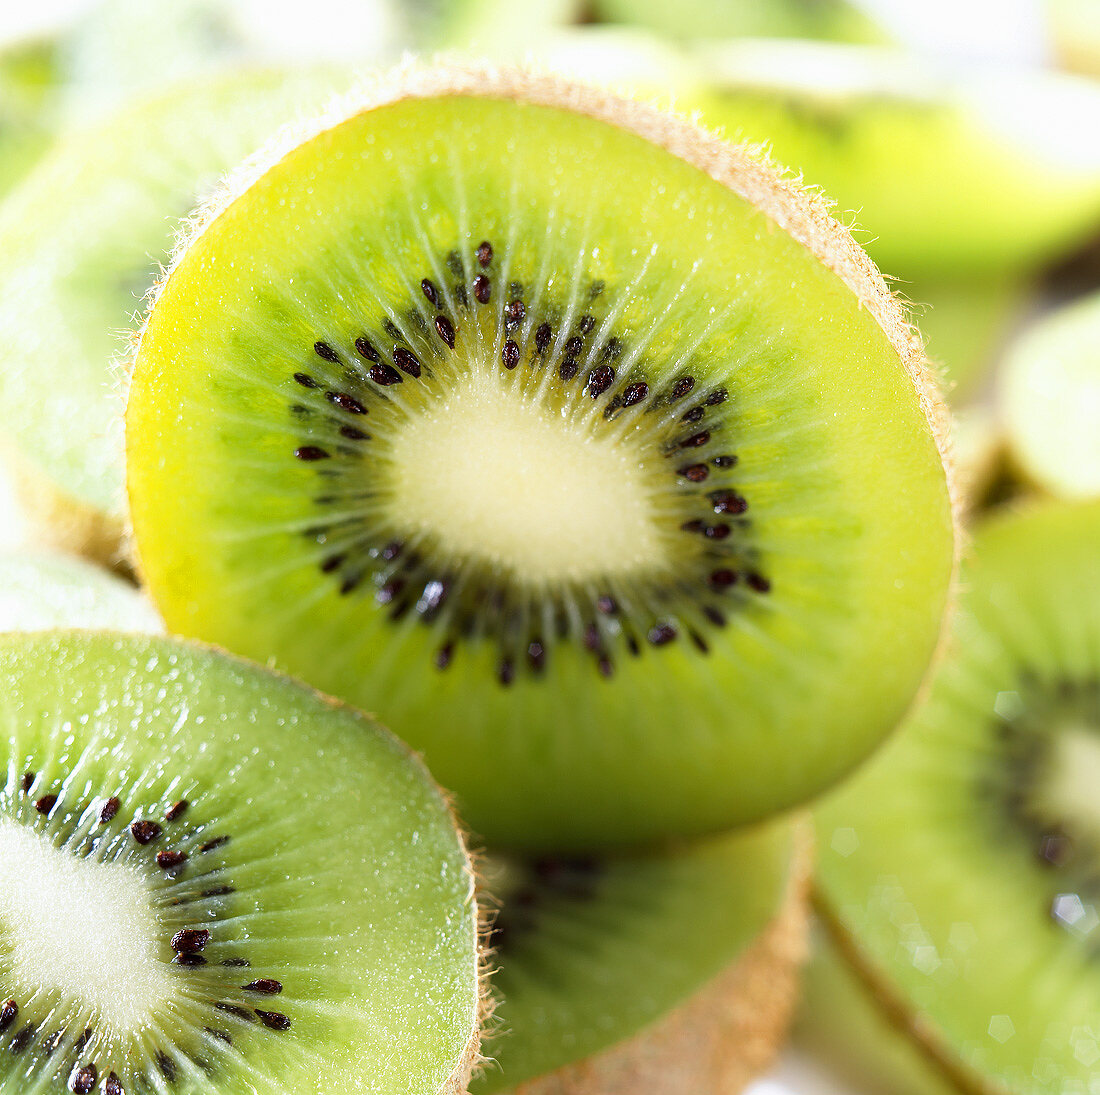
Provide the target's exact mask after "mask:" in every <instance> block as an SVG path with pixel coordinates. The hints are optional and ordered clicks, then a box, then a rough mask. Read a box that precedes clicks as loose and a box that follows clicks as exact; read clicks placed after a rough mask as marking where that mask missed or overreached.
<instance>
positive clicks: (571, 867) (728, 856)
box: [470, 823, 805, 1095]
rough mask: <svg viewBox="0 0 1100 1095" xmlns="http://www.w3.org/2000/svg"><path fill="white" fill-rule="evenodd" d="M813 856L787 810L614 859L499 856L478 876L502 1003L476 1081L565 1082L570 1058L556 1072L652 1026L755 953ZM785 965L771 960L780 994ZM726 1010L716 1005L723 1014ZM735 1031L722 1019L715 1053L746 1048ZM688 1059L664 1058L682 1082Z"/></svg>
mask: <svg viewBox="0 0 1100 1095" xmlns="http://www.w3.org/2000/svg"><path fill="white" fill-rule="evenodd" d="M803 835H805V834H803ZM804 866H805V865H804V864H803V865H801V866H800V864H799V862H798V853H797V851H796V847H795V841H794V839H793V833H792V827H791V825H790V824H788V823H771V824H769V825H768V826H767V827H765V828H762V829H757V830H751V831H748V832H744V831H743V832H740V833H736V834H733V835H729V836H722V837H717V838H711V839H709V840H707V841H704V842H701V843H698V844H695V845H692V846H689V847H686V848H680V849H674V850H669V851H664V852H659V853H656V854H654V853H649V854H646V855H636V856H629V857H617V858H613V859H606V858H599V857H592V856H588V857H581V858H567V857H539V858H536V859H524V858H515V857H498V858H493V857H490V858H489V859H488V860H487V861H486V863H485V864H483V870H482V877H483V880H484V883H485V885H486V888H487V891H488V893H489V895H490V896H489V903H490V904H492V905H496V907H497V908H498V912H497V915H496V921H495V930H494V932H493V933H492V935H491V936H490V943H491V945H492V947H493V967H494V969H495V971H496V972H495V973H494V974H493V980H492V988H493V995H494V997H495V998H496V1006H495V1008H494V1019H493V1024H492V1028H491V1029H490V1031H489V1033H487V1035H486V1040H485V1046H484V1052H485V1054H486V1056H487V1057H488V1058H489V1063H488V1065H487V1067H486V1069H485V1070H484V1071H482V1072H481V1073H480V1074H479V1075H478V1076H477V1077H476V1078H475V1080H474V1083H473V1084H472V1086H471V1089H470V1090H471V1092H472V1093H474V1095H495V1093H497V1092H502V1091H516V1090H519V1091H526V1090H528V1088H527V1087H526V1085H527V1084H528V1082H529V1081H531V1080H534V1079H537V1078H539V1077H545V1078H546V1080H545V1081H544V1082H547V1083H553V1082H556V1083H558V1084H560V1085H562V1086H563V1088H567V1087H568V1081H567V1079H566V1078H565V1073H564V1072H561V1073H560V1074H559V1076H558V1078H557V1080H556V1081H551V1080H550V1077H551V1075H552V1074H554V1073H559V1071H560V1070H564V1069H565V1066H567V1065H571V1064H575V1063H576V1062H582V1061H585V1060H586V1059H589V1058H593V1057H596V1056H598V1055H599V1054H601V1053H603V1052H605V1051H607V1050H609V1049H612V1048H613V1047H616V1046H619V1045H621V1044H622V1043H624V1042H629V1041H630V1040H631V1039H633V1038H636V1037H638V1036H639V1035H641V1036H643V1037H644V1035H645V1033H646V1032H647V1031H648V1030H649V1029H650V1028H653V1027H654V1026H656V1025H658V1024H659V1023H660V1022H661V1020H662V1019H664V1018H665V1017H666V1016H667V1015H668V1014H669V1013H670V1012H672V1011H673V1010H674V1009H676V1008H678V1007H680V1006H682V1005H684V1004H685V1003H687V1002H688V1001H689V1000H690V999H691V998H692V997H693V996H695V995H696V994H698V993H700V992H701V991H702V990H703V989H704V988H705V987H706V986H707V985H708V984H710V983H711V982H713V981H714V980H715V979H717V978H718V977H719V976H720V975H721V974H723V973H724V972H725V971H727V970H728V969H729V968H730V967H731V966H733V965H734V964H735V963H737V962H738V961H739V960H740V959H742V958H743V957H744V956H745V955H746V953H747V952H748V950H749V949H750V947H751V946H752V944H753V943H754V942H755V941H756V940H757V939H758V938H759V937H760V936H761V934H762V933H763V931H764V929H765V927H766V926H767V925H768V924H769V922H771V921H772V920H773V919H774V918H775V917H777V916H778V915H779V914H780V911H781V908H782V906H783V905H784V902H785V901H786V900H787V898H788V896H789V893H790V891H791V890H792V885H791V881H792V879H791V876H792V873H793V872H795V871H800V870H802V869H803V868H804ZM689 925H690V927H689ZM785 972H786V973H788V974H789V973H790V971H784V970H782V969H773V970H772V971H771V978H772V980H771V984H772V988H773V990H774V994H775V995H776V996H782V994H783V987H782V986H783V983H784V973H785ZM720 1013H721V1008H719V1007H717V1006H716V1007H715V1008H714V1021H715V1024H716V1026H719V1027H720V1019H719V1015H720ZM741 1033H742V1035H743V1034H744V1032H741ZM778 1034H779V1032H778V1031H774V1032H772V1038H773V1044H775V1043H776V1042H778ZM735 1037H736V1032H734V1031H730V1030H721V1029H720V1030H718V1031H716V1035H715V1039H714V1043H715V1044H714V1045H713V1048H712V1049H711V1054H713V1055H715V1056H721V1055H722V1054H724V1053H728V1054H729V1055H730V1056H732V1057H735V1058H736V1057H737V1056H738V1052H739V1050H740V1051H744V1050H745V1049H746V1048H747V1045H748V1044H749V1039H748V1038H744V1037H742V1043H743V1044H741V1045H731V1044H730V1043H731V1042H732V1041H733V1040H734V1039H735ZM705 1045H706V1041H705V1039H700V1041H699V1043H698V1045H697V1046H696V1047H694V1048H695V1051H696V1055H697V1056H698V1057H700V1058H705V1059H700V1060H698V1061H696V1062H694V1065H695V1068H697V1070H698V1071H697V1072H696V1073H694V1074H693V1075H695V1076H696V1077H700V1078H705V1079H711V1080H713V1076H714V1074H713V1073H712V1072H708V1069H711V1068H713V1067H714V1063H713V1061H712V1060H711V1059H710V1056H711V1054H707V1053H703V1052H700V1047H701V1046H705ZM685 1049H686V1047H685ZM684 1071H685V1070H684V1068H683V1066H682V1065H681V1066H677V1067H669V1068H668V1069H667V1072H668V1073H669V1074H675V1075H678V1076H679V1078H678V1079H677V1080H676V1081H673V1082H674V1083H679V1084H681V1085H683V1083H684V1080H683V1073H684ZM689 1074H691V1073H689ZM609 1082H610V1081H609V1080H608V1079H607V1077H606V1076H605V1081H604V1083H605V1084H607V1083H609ZM666 1082H668V1081H666V1078H665V1077H664V1076H663V1075H662V1074H661V1072H660V1071H659V1070H657V1069H653V1070H652V1072H651V1075H650V1079H649V1084H650V1090H653V1091H657V1090H660V1091H662V1092H663V1091H665V1090H666V1087H665V1086H662V1085H663V1084H665V1083H666ZM536 1089H537V1085H536ZM704 1089H709V1088H706V1085H704ZM600 1090H601V1091H604V1090H605V1088H604V1087H601V1088H600ZM679 1090H683V1091H685V1093H686V1092H687V1091H688V1090H691V1089H690V1088H688V1087H683V1086H681V1087H680V1088H679Z"/></svg>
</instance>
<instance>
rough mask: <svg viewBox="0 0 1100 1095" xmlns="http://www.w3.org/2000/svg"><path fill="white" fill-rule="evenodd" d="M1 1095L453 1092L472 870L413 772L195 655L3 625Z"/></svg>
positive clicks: (301, 696) (468, 1013) (376, 740)
mask: <svg viewBox="0 0 1100 1095" xmlns="http://www.w3.org/2000/svg"><path fill="white" fill-rule="evenodd" d="M0 676H2V678H3V680H4V682H5V688H4V693H3V696H2V697H0V719H2V720H3V724H4V726H5V728H6V737H7V742H6V745H5V747H4V750H5V756H4V760H3V772H4V775H3V776H2V777H0V779H2V781H3V782H2V784H0V986H2V988H0V1032H2V1037H3V1041H4V1044H5V1051H4V1052H3V1054H0V1088H2V1089H3V1090H4V1091H5V1092H6V1091H9V1090H10V1091H12V1092H15V1091H19V1092H34V1093H36V1095H37V1093H41V1095H53V1093H56V1095H61V1093H62V1092H65V1091H69V1092H84V1093H89V1092H92V1091H93V1090H94V1091H96V1092H99V1091H102V1092H104V1093H106V1095H121V1093H126V1095H142V1093H150V1095H151V1093H154V1092H156V1093H164V1092H173V1093H175V1092H179V1093H180V1095H215V1093H216V1095H231V1093H232V1095H245V1093H248V1095H252V1093H257V1092H269V1093H272V1095H274V1093H276V1092H284V1091H287V1090H293V1091H296V1092H303V1093H305V1092H317V1093H318V1095H320V1093H321V1092H326V1093H330V1092H335V1091H339V1092H374V1093H379V1095H383V1093H384V1095H399V1093H400V1095H406V1093H408V1092H410V1091H416V1092H446V1093H448V1095H450V1093H453V1092H458V1091H461V1090H464V1085H465V1082H466V1077H467V1075H468V1070H469V1067H470V1064H471V1060H472V1057H473V1056H474V1055H475V1053H476V1045H477V1022H478V969H477V925H476V919H477V915H476V905H475V902H474V899H473V894H472V876H471V873H470V870H469V863H468V860H467V857H466V853H465V850H464V848H463V846H462V841H461V838H460V837H459V835H458V833H457V831H456V829H455V827H454V823H453V820H452V818H451V816H450V814H449V811H448V809H447V806H446V803H445V801H444V799H443V797H442V795H441V793H440V792H439V790H438V788H436V786H435V785H434V784H433V783H432V782H431V780H430V778H429V777H428V775H427V773H426V772H425V771H424V769H423V767H422V766H421V765H420V764H419V763H418V762H417V761H416V760H415V759H413V758H412V757H411V756H410V755H409V754H408V753H407V752H406V750H405V749H404V748H403V747H402V746H401V745H400V744H399V743H398V742H397V741H396V740H395V739H394V738H392V737H391V736H390V735H389V734H388V733H386V732H385V731H382V730H380V729H379V728H378V727H377V726H376V725H375V724H374V723H372V722H371V721H370V720H368V719H367V718H365V717H364V716H362V715H359V714H357V713H355V712H353V711H351V710H350V709H346V708H342V707H339V706H336V705H334V704H332V703H331V701H327V700H325V699H324V698H322V697H319V696H317V695H316V694H315V693H313V692H311V691H309V690H307V689H305V688H303V687H302V686H300V685H297V684H294V683H293V682H291V681H288V680H286V679H284V678H281V677H278V676H276V675H274V674H272V673H268V672H265V671H263V670H260V669H257V668H255V667H252V666H250V665H247V664H245V663H243V662H238V661H236V660H235V659H230V658H228V657H226V656H224V655H220V654H217V653H215V652H213V651H207V650H204V649H202V648H199V647H194V646H191V645H188V644H184V643H180V642H172V641H167V640H163V639H156V638H139V637H123V636H119V635H115V634H111V633H108V632H99V633H88V632H60V631H59V632H45V633H42V634H39V635H33V636H32V635H21V636H20V635H6V636H2V637H0Z"/></svg>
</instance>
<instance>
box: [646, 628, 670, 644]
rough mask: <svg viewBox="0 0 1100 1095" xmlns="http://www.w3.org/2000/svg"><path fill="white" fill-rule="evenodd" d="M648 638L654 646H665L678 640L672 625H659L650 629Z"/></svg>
mask: <svg viewBox="0 0 1100 1095" xmlns="http://www.w3.org/2000/svg"><path fill="white" fill-rule="evenodd" d="M646 638H647V639H648V640H649V642H650V644H651V645H653V646H664V645H665V644H666V643H670V642H672V640H673V639H675V638H676V628H674V627H673V626H672V624H657V626H656V627H651V628H650V629H649V633H648V634H647V635H646Z"/></svg>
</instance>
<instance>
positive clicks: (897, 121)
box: [700, 41, 1100, 280]
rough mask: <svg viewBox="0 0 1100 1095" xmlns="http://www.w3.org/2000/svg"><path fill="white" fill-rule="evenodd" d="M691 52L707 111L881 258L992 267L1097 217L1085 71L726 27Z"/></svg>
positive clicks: (938, 272)
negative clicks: (937, 59) (769, 156)
mask: <svg viewBox="0 0 1100 1095" xmlns="http://www.w3.org/2000/svg"><path fill="white" fill-rule="evenodd" d="M701 56H702V57H703V58H704V59H705V62H706V64H707V69H706V71H707V72H708V74H709V76H710V79H711V82H712V84H713V85H714V93H713V95H712V98H711V102H710V103H709V105H708V104H706V103H702V104H700V105H701V106H702V109H703V114H704V117H705V118H706V120H707V122H708V123H709V124H712V125H721V126H723V127H725V128H726V129H727V130H728V131H729V133H730V135H731V136H734V137H736V138H738V139H745V140H752V141H762V142H765V143H766V144H767V145H768V147H769V148H770V149H771V151H772V152H773V154H774V155H775V157H776V159H778V160H779V161H780V162H782V163H786V164H789V165H791V166H792V167H794V168H796V169H798V170H799V171H800V172H802V173H803V175H804V177H805V179H806V181H807V182H808V183H812V184H813V185H815V186H820V187H822V188H823V189H824V191H825V193H826V194H828V195H829V196H830V197H832V198H834V199H835V200H836V202H837V204H838V207H839V209H840V210H842V211H843V212H844V214H845V216H846V217H851V218H853V219H854V220H855V222H856V223H857V224H858V225H859V226H860V227H861V228H862V229H864V230H865V231H866V237H867V241H868V242H867V248H868V250H869V251H870V253H871V255H872V257H873V258H874V259H875V261H876V262H877V263H878V264H879V265H880V266H881V267H882V269H883V270H884V271H885V272H886V273H887V274H890V275H892V276H895V277H900V278H912V279H918V278H922V279H927V278H935V277H939V278H942V277H944V276H946V275H951V276H953V277H954V278H955V279H959V278H961V277H962V276H963V275H964V274H965V275H968V276H975V275H982V276H992V277H993V278H994V279H996V280H1002V279H1004V278H1005V276H1006V275H1007V274H1009V273H1010V272H1013V271H1016V272H1019V271H1023V270H1027V269H1033V268H1034V267H1036V266H1037V265H1039V264H1041V263H1043V262H1046V261H1048V260H1050V259H1052V258H1054V257H1057V255H1058V254H1059V253H1061V252H1064V251H1065V250H1066V249H1067V248H1070V247H1072V246H1073V245H1074V244H1075V243H1077V242H1079V241H1080V240H1081V239H1082V238H1083V237H1085V236H1087V235H1088V234H1089V232H1090V231H1093V230H1095V229H1096V228H1097V226H1098V225H1100V146H1098V145H1097V142H1095V141H1091V140H1088V139H1087V138H1085V137H1084V136H1083V135H1084V134H1086V133H1094V132H1096V131H1097V129H1098V128H1100V87H1097V85H1096V84H1095V82H1094V81H1089V80H1085V79H1082V78H1080V77H1073V76H1066V75H1060V74H1051V73H1039V72H1034V73H1029V72H1026V71H1020V70H1011V71H1007V72H998V71H996V70H994V71H989V70H983V71H981V72H970V73H968V74H967V76H966V77H965V78H954V79H950V78H947V77H944V76H943V75H942V73H937V72H935V71H934V70H931V69H930V68H929V67H928V66H927V65H921V64H920V63H919V62H917V61H915V60H914V59H913V58H911V57H907V56H906V55H905V54H903V53H901V52H900V51H897V50H891V49H885V48H876V47H871V46H846V45H839V44H835V43H827V42H794V41H789V42H754V41H731V42H727V43H720V44H714V45H712V46H710V47H707V48H706V49H705V50H703V51H702V54H701ZM1053 118H1058V119H1061V122H1062V124H1052V123H1051V119H1053ZM1069 119H1072V121H1068V120H1069Z"/></svg>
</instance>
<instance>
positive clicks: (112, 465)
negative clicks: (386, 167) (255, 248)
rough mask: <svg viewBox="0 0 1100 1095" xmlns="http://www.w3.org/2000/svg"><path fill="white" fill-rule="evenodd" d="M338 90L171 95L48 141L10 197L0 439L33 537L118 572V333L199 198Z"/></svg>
mask: <svg viewBox="0 0 1100 1095" xmlns="http://www.w3.org/2000/svg"><path fill="white" fill-rule="evenodd" d="M337 82H338V77H337V76H336V75H334V74H317V73H310V74H302V75H296V76H290V75H287V74H286V73H281V72H277V71H264V72H246V73H238V74H235V75H233V76H226V77H222V78H218V79H214V80H211V81H208V82H205V83H198V84H195V85H193V86H190V87H188V88H186V89H176V90H175V91H174V92H172V93H171V94H170V95H167V96H165V97H162V98H160V99H157V100H155V101H151V102H146V103H143V104H141V105H138V106H136V107H133V108H132V109H130V110H128V111H125V112H124V113H122V114H120V115H118V116H116V117H114V118H113V119H112V120H110V121H108V122H106V123H104V124H103V125H102V126H101V127H97V128H94V129H91V130H89V131H87V132H85V133H81V134H79V135H74V136H71V137H69V138H68V139H66V140H65V141H64V142H61V143H59V144H58V146H57V148H56V150H55V151H54V152H53V153H52V154H51V155H50V156H48V157H47V158H46V159H45V160H44V161H43V162H42V163H41V164H39V165H38V167H37V168H36V169H35V170H34V171H32V172H31V174H30V175H29V176H28V177H27V178H26V179H25V180H24V182H23V184H22V185H21V186H20V187H18V188H17V189H16V190H15V191H14V192H13V193H12V194H11V195H10V196H9V197H8V199H7V201H6V202H5V204H4V207H3V210H2V211H0V398H3V400H4V401H5V406H6V407H7V412H6V413H5V415H4V422H3V427H2V430H0V435H2V436H3V439H4V440H5V442H6V446H5V447H6V449H7V450H9V451H10V452H11V453H12V462H13V464H14V467H15V469H16V473H17V475H18V477H19V481H20V483H21V485H22V488H23V497H24V501H25V503H26V505H27V508H28V511H29V513H30V515H31V516H32V518H34V519H35V523H36V527H37V532H38V535H39V537H40V538H41V539H43V540H45V541H46V542H49V543H52V544H55V545H57V546H59V547H63V548H67V549H70V550H73V551H76V552H78V553H84V554H88V555H91V556H94V557H97V558H100V559H103V560H105V561H114V560H115V559H116V558H117V556H118V554H119V545H120V538H121V534H122V529H123V526H124V523H125V506H124V491H123V482H122V481H123V469H122V463H123V462H122V444H121V428H120V419H121V411H122V397H121V395H120V394H119V390H118V389H119V385H118V383H117V380H116V378H115V377H113V376H112V373H111V365H112V362H113V361H114V359H115V358H116V357H117V356H118V355H119V354H120V353H122V352H123V351H124V350H125V348H126V334H125V333H126V331H127V330H128V329H129V328H130V327H131V326H132V323H133V316H134V314H135V313H136V312H137V311H139V310H140V308H141V301H142V298H143V297H144V295H145V293H146V292H147V290H148V289H149V288H150V286H151V285H152V283H153V281H154V279H155V277H156V275H157V272H158V271H159V270H160V268H161V265H162V263H163V262H164V261H166V258H167V254H168V251H169V250H170V248H171V245H172V239H173V232H174V227H175V225H176V224H177V222H178V221H179V219H180V218H182V217H183V216H184V215H185V214H186V213H187V212H188V211H189V210H190V208H191V207H192V205H193V203H194V202H195V200H196V198H197V197H198V195H199V194H200V193H206V192H209V190H210V189H212V188H213V187H214V186H215V184H216V183H217V182H218V181H219V180H220V178H221V176H222V174H223V173H224V172H225V171H227V170H228V169H229V168H230V167H232V166H234V165H235V164H236V163H237V161H238V160H239V159H241V158H242V157H243V156H245V155H246V154H247V153H249V152H251V151H253V150H254V149H255V147H256V146H257V145H259V144H262V143H263V142H264V141H265V140H266V139H267V138H268V137H269V136H270V135H271V133H272V132H273V131H275V130H277V129H278V128H279V126H280V125H281V124H283V123H284V122H286V121H288V120H291V119H294V118H296V117H297V116H298V111H299V110H302V109H305V110H316V109H318V107H319V105H320V104H322V103H323V102H325V101H326V99H327V98H328V96H329V95H330V94H331V93H332V91H333V89H334V87H335V86H336V85H337Z"/></svg>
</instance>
